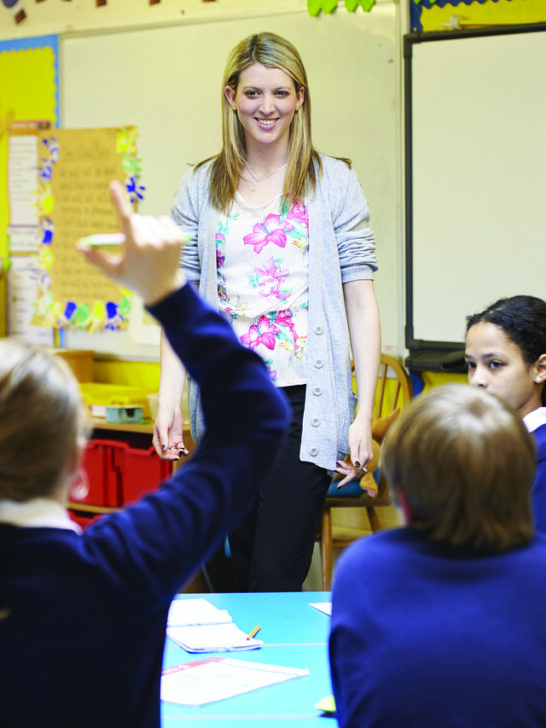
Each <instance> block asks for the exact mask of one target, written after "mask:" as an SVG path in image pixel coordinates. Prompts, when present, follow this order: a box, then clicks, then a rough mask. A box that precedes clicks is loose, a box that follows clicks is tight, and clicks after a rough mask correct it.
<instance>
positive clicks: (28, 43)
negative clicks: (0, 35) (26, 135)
mask: <svg viewBox="0 0 546 728" xmlns="http://www.w3.org/2000/svg"><path fill="white" fill-rule="evenodd" d="M33 48H51V49H52V50H53V55H54V58H55V60H54V63H53V65H54V68H55V127H56V128H58V127H59V126H60V124H61V120H60V112H59V36H58V35H39V36H36V37H32V38H16V39H12V40H0V53H6V52H9V51H21V50H23V51H27V50H32V49H33Z"/></svg>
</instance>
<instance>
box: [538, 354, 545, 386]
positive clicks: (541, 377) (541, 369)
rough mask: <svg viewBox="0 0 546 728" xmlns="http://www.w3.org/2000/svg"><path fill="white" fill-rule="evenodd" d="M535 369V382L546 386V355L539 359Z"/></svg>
mask: <svg viewBox="0 0 546 728" xmlns="http://www.w3.org/2000/svg"><path fill="white" fill-rule="evenodd" d="M535 367H536V373H535V382H536V383H537V384H544V382H546V354H541V355H540V356H539V357H538V359H537V360H536V363H535Z"/></svg>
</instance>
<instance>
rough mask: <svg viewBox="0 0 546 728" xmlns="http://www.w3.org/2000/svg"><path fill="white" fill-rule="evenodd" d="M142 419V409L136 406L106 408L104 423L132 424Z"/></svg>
mask: <svg viewBox="0 0 546 728" xmlns="http://www.w3.org/2000/svg"><path fill="white" fill-rule="evenodd" d="M143 417H144V410H143V409H142V407H138V406H136V405H115V406H113V405H107V406H106V422H112V423H114V424H119V423H124V424H131V423H133V424H134V423H135V422H140V421H141V420H142V418H143Z"/></svg>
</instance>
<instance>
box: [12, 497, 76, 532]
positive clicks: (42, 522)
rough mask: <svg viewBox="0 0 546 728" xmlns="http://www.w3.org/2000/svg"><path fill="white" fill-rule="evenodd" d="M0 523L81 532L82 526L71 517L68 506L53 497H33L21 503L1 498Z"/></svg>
mask: <svg viewBox="0 0 546 728" xmlns="http://www.w3.org/2000/svg"><path fill="white" fill-rule="evenodd" d="M0 523H9V524H10V525H12V526H23V527H26V528H44V527H45V528H65V529H71V530H72V531H75V532H76V533H81V532H82V530H81V528H80V527H79V526H78V525H77V524H76V523H74V521H72V520H71V519H70V516H69V515H68V513H67V512H66V508H63V506H62V505H61V504H60V503H58V502H57V501H55V500H52V499H51V498H33V499H32V500H28V501H24V502H23V503H19V502H17V501H12V500H0Z"/></svg>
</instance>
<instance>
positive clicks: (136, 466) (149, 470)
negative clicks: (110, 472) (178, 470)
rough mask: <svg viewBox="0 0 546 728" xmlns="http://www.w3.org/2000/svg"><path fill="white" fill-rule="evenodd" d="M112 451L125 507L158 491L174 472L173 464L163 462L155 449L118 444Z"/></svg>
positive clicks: (123, 443) (124, 443)
mask: <svg viewBox="0 0 546 728" xmlns="http://www.w3.org/2000/svg"><path fill="white" fill-rule="evenodd" d="M116 445H117V447H116V448H115V449H114V450H113V451H112V452H113V459H114V469H115V470H116V472H117V474H118V476H119V479H120V482H121V500H122V503H123V504H124V505H127V504H128V503H134V502H135V501H137V500H138V499H139V498H141V497H142V496H143V495H144V494H145V493H150V492H152V491H154V490H157V488H158V487H159V485H160V484H161V482H162V481H163V480H165V479H166V478H168V477H169V476H170V475H171V472H172V465H171V462H170V461H168V460H161V458H160V457H159V456H158V454H157V453H156V451H155V450H154V448H153V447H149V448H143V449H140V448H134V447H131V446H130V445H128V444H127V443H126V442H118V443H116Z"/></svg>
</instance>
